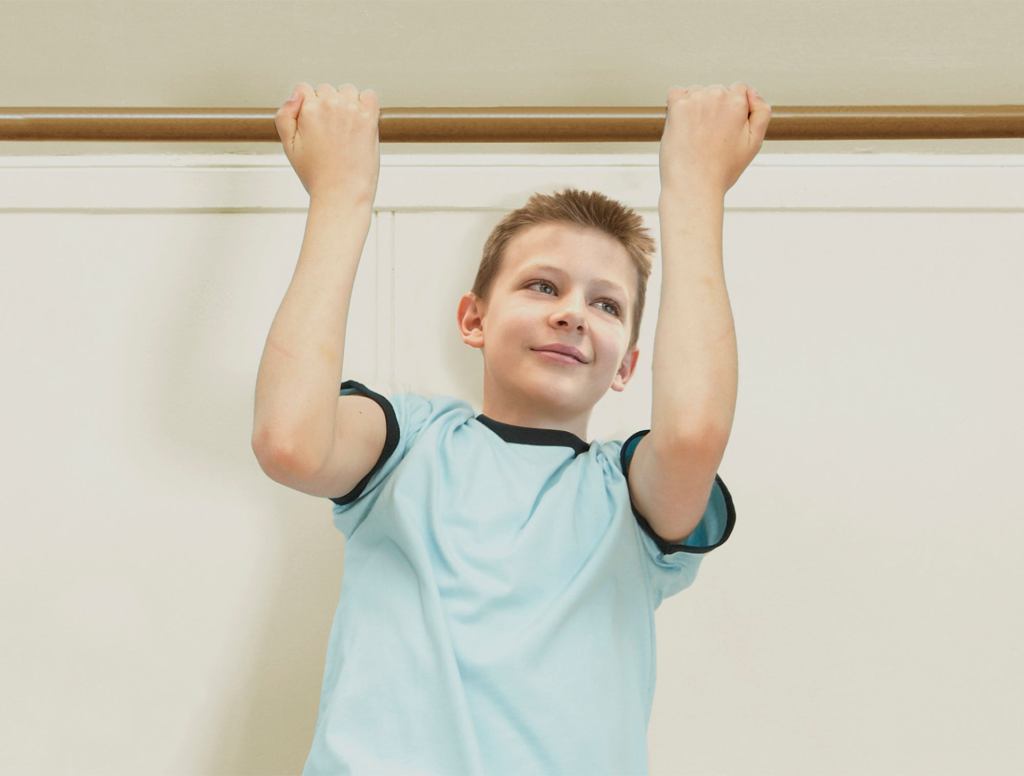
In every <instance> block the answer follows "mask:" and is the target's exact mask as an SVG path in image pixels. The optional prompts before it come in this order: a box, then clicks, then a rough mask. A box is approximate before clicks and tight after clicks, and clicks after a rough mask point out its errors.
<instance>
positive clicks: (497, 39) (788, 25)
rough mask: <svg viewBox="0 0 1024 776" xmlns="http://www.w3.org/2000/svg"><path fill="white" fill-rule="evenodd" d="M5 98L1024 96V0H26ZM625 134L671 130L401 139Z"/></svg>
mask: <svg viewBox="0 0 1024 776" xmlns="http://www.w3.org/2000/svg"><path fill="white" fill-rule="evenodd" d="M0 11H2V13H3V19H4V23H3V24H2V25H0V51H2V52H3V54H4V66H3V67H2V68H0V88H2V95H3V104H4V105H6V106H62V105H66V106H120V107H126V106H159V107H165V106H184V107H214V106H233V107H244V108H253V107H265V108H270V109H276V108H277V106H278V105H280V103H281V102H282V101H284V100H285V99H286V98H287V96H288V94H289V93H290V91H291V89H292V87H293V86H294V85H295V84H296V83H298V82H299V81H306V82H307V83H309V84H310V85H311V86H314V87H315V86H316V85H317V84H318V83H320V82H322V81H327V82H330V83H332V84H334V85H335V86H338V85H340V84H342V83H345V82H346V81H349V82H352V83H354V84H356V85H357V86H359V87H360V88H367V87H372V88H374V89H375V90H376V91H377V92H378V94H379V95H380V97H381V104H382V105H383V106H385V107H387V106H389V105H390V106H396V107H398V106H431V105H435V106H469V105H478V106H487V105H659V104H663V103H664V100H665V96H666V93H667V90H668V88H669V87H670V86H672V85H680V86H686V85H689V84H712V83H722V84H725V85H728V84H730V83H733V82H735V81H744V82H746V83H750V84H752V85H754V86H756V87H757V89H758V90H759V91H760V92H761V93H762V94H763V95H764V96H765V98H766V99H767V100H768V101H769V102H770V103H771V104H773V105H826V104H949V103H954V104H958V103H965V104H1011V103H1014V104H1020V103H1024V79H1022V78H1021V69H1020V59H1019V50H1020V40H1021V37H1022V33H1024V3H1021V2H1019V0H989V1H988V2H985V3H983V4H980V5H979V4H970V3H963V2H960V1H959V0H932V2H927V3H921V2H915V1H913V0H842V1H841V2H837V0H830V1H829V0H826V1H824V2H823V1H822V0H815V1H814V2H809V1H808V0H778V1H776V2H772V3H765V2H760V1H759V0H715V2H704V1H703V0H702V1H701V2H694V1H693V0H688V1H687V0H669V1H666V0H615V1H614V2H607V1H605V2H602V1H601V0H544V2H535V1H532V0H530V1H527V0H520V1H519V2H516V3H509V2H506V1H505V0H436V1H434V0H416V1H415V2H410V1H408V0H404V1H401V2H396V1H395V0H356V1H353V2H312V1H310V0H294V1H292V2H282V1H281V0H235V1H234V2H225V1H224V0H204V1H203V2H194V1H193V2H164V1H162V0H105V1H98V0H80V1H78V2H67V1H61V2H49V1H47V0H31V1H25V0H17V1H15V2H2V3H0ZM275 146H278V147H279V144H277V143H109V142H108V143H93V142H76V143H56V142H48V143H28V142H6V143H5V142H0V154H48V153H57V154H96V153H162V152H169V153H211V152H212V153H240V154H246V153H261V154H265V153H268V152H269V151H271V150H272V149H274V147H275ZM381 150H382V153H384V154H387V153H389V152H397V153H413V152H417V153H466V152H481V153H484V152H501V153H506V152H519V153H521V152H533V151H535V152H538V153H550V152H555V153H576V152H584V153H603V152H609V151H611V152H615V151H622V152H626V153H637V152H653V151H656V150H657V143H551V144H535V143H509V144H499V143H469V144H459V145H456V144H432V143H423V144H419V143H416V144H406V143H390V144H383V145H382V147H381ZM833 151H839V152H850V153H853V152H862V153H890V152H900V153H914V152H921V153H958V152H960V153H1001V154H1005V153H1021V152H1022V151H1024V139H1020V138H1008V139H994V140H908V141H892V140H888V141H870V140H867V141H865V140H857V141H819V142H797V141H774V142H772V141H768V142H766V143H765V145H764V147H763V149H762V153H808V152H833Z"/></svg>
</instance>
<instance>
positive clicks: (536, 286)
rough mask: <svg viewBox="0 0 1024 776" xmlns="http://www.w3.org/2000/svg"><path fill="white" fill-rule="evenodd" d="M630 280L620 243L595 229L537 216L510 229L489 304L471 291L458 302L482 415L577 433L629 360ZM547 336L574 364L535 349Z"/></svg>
mask: <svg viewBox="0 0 1024 776" xmlns="http://www.w3.org/2000/svg"><path fill="white" fill-rule="evenodd" d="M542 266H546V267H551V269H545V268H542ZM636 283H637V272H636V268H635V267H634V266H633V264H632V262H631V261H630V259H629V255H628V254H627V252H626V249H625V248H623V247H622V245H621V244H620V243H619V242H618V241H617V240H615V239H614V238H613V237H610V236H609V235H606V234H604V233H602V232H601V231H599V230H598V229H594V228H588V227H581V226H578V225H576V224H566V223H547V224H536V225H533V226H530V227H527V228H526V229H524V230H523V231H521V232H520V233H519V234H517V235H516V236H515V237H514V238H513V239H512V240H511V241H510V242H509V243H508V245H507V246H506V249H505V254H504V257H503V260H502V266H501V270H500V271H499V273H498V275H497V277H495V279H494V281H493V285H492V287H491V295H490V300H489V303H488V304H484V303H483V301H482V300H479V299H477V298H476V296H475V295H474V294H473V293H472V292H469V293H466V294H465V295H463V297H462V299H461V300H460V302H459V309H458V322H459V326H460V329H461V334H462V339H463V341H464V342H465V343H466V344H467V345H469V346H470V347H474V348H480V349H482V350H483V353H484V414H486V415H488V416H490V417H494V418H495V419H498V420H504V421H505V422H508V423H513V424H516V423H517V419H518V420H519V421H520V422H519V423H518V424H519V425H536V424H540V425H544V426H546V427H568V428H569V430H573V431H574V433H576V434H577V435H578V436H580V437H582V438H585V437H586V421H587V418H589V415H590V411H591V410H592V409H593V406H594V405H595V404H596V403H597V402H598V400H599V399H600V398H601V397H602V396H604V394H605V393H606V392H607V391H608V389H609V388H611V389H612V390H614V391H622V390H623V389H624V388H625V386H626V383H627V382H629V380H630V378H631V377H632V375H633V373H634V370H635V368H636V361H637V356H638V355H639V351H638V349H637V348H635V347H634V348H633V349H632V350H630V351H628V352H627V347H628V345H629V339H630V334H631V330H630V329H631V320H632V314H633V308H634V305H635V304H636V300H635V296H636ZM553 343H554V344H560V345H568V346H571V347H574V348H576V349H578V350H579V351H580V352H581V353H582V355H583V359H584V363H579V362H575V361H574V362H572V363H568V362H562V361H559V360H557V359H554V358H550V357H549V356H548V355H544V354H541V353H539V352H537V351H536V350H535V349H536V348H543V347H545V346H547V345H551V344H553ZM510 418H511V419H510ZM580 431H582V433H580Z"/></svg>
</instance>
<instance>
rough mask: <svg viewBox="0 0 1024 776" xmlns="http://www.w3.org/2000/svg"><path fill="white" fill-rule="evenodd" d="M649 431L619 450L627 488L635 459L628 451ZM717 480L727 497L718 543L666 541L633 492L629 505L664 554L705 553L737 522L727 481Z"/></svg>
mask: <svg viewBox="0 0 1024 776" xmlns="http://www.w3.org/2000/svg"><path fill="white" fill-rule="evenodd" d="M649 433H651V430H650V429H649V428H647V429H644V430H642V431H637V432H636V433H635V434H632V435H631V436H630V437H629V439H627V440H626V441H625V442H623V443H622V449H621V450H620V451H619V462H620V463H621V465H622V474H623V476H624V477H626V478H627V480H626V488H627V490H628V488H629V480H628V475H629V462H630V461H631V460H632V459H633V455H632V453H630V455H629V458H627V457H626V451H627V450H629V449H630V447H631V445H632V442H633V440H634V439H636V440H637V442H639V437H642V436H644V435H646V434H649ZM715 482H717V483H718V486H719V487H720V488H721V489H722V495H723V496H724V497H725V507H726V524H725V530H724V531H723V532H722V538H721V540H719V542H718V543H717V544H712V545H710V546H708V547H689V546H687V545H686V544H673V543H671V542H668V541H666V540H665V539H663V538H662V537H660V536H658V534H657V533H655V531H654V529H653V528H651V524H650V523H649V522H647V518H646V517H644V516H643V515H641V514H640V512H639V511H638V510H637V508H636V504H634V503H633V496H632V494H631V495H630V496H629V506H630V507H631V508H632V509H633V514H634V515H635V516H636V519H637V522H638V523H640V527H641V528H642V529H643V530H644V533H646V534H647V535H648V536H650V537H651V538H652V539H653V540H654V542H655V544H657V545H658V549H660V550H661V551H662V553H663V554H665V555H671V554H672V553H675V552H691V553H697V554H703V553H706V552H711V551H712V550H713V549H715V548H716V547H721V546H722V545H723V544H725V541H726V539H728V538H729V535H730V534H732V529H733V526H734V525H735V524H736V507H735V506H734V505H733V503H732V494H731V493H729V489H728V488H727V487H725V482H723V481H722V478H721V477H719V476H718V475H717V474H716V475H715Z"/></svg>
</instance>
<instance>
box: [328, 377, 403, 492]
mask: <svg viewBox="0 0 1024 776" xmlns="http://www.w3.org/2000/svg"><path fill="white" fill-rule="evenodd" d="M346 388H352V389H354V390H355V392H356V393H359V394H362V395H364V396H368V397H370V398H371V399H373V400H374V401H375V402H377V404H379V405H380V408H381V409H382V410H384V421H385V423H386V425H387V435H386V436H385V437H384V449H383V450H381V453H380V458H378V459H377V463H375V464H374V466H373V468H372V469H370V472H369V473H368V474H367V475H366V476H365V477H363V479H361V480H360V481H359V483H358V484H357V485H356V486H355V487H354V488H353V489H352V490H351V491H349V492H348V493H346V494H345V495H344V496H331V501H333V502H334V503H335V504H340V505H342V506H344V505H345V504H351V503H352V502H353V501H355V500H356V499H357V498H359V496H360V495H362V492H363V490H365V489H366V485H367V483H369V481H370V478H371V477H372V476H373V475H374V474H375V473H376V472H377V471H378V470H379V469H380V467H381V466H383V465H384V462H385V461H387V459H388V458H390V457H391V454H392V453H393V452H395V448H397V447H398V438H399V428H398V416H397V415H396V414H395V408H394V406H393V405H392V404H391V402H390V401H388V399H387V398H386V397H385V396H381V395H380V394H379V393H376V392H374V391H371V390H370V389H369V388H367V387H366V386H365V385H363V384H362V383H359V382H356V381H355V380H346V381H345V382H343V383H342V384H341V387H340V388H339V389H338V395H339V396H340V395H341V393H342V392H343V391H344V390H345V389H346Z"/></svg>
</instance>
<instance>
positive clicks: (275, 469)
mask: <svg viewBox="0 0 1024 776" xmlns="http://www.w3.org/2000/svg"><path fill="white" fill-rule="evenodd" d="M251 446H252V452H253V454H254V455H255V456H256V461H257V462H258V463H259V465H260V468H261V469H263V471H264V472H265V473H266V475H267V476H268V477H270V478H271V479H273V480H276V479H277V478H278V477H279V476H280V473H281V472H295V471H306V470H307V469H308V468H309V462H308V461H306V460H305V458H304V457H303V456H302V455H301V454H300V451H299V449H298V447H297V446H296V445H295V444H294V442H292V441H290V440H288V439H286V438H282V437H280V436H274V435H272V434H270V433H268V432H266V431H257V432H254V433H253V435H252V440H251Z"/></svg>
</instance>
